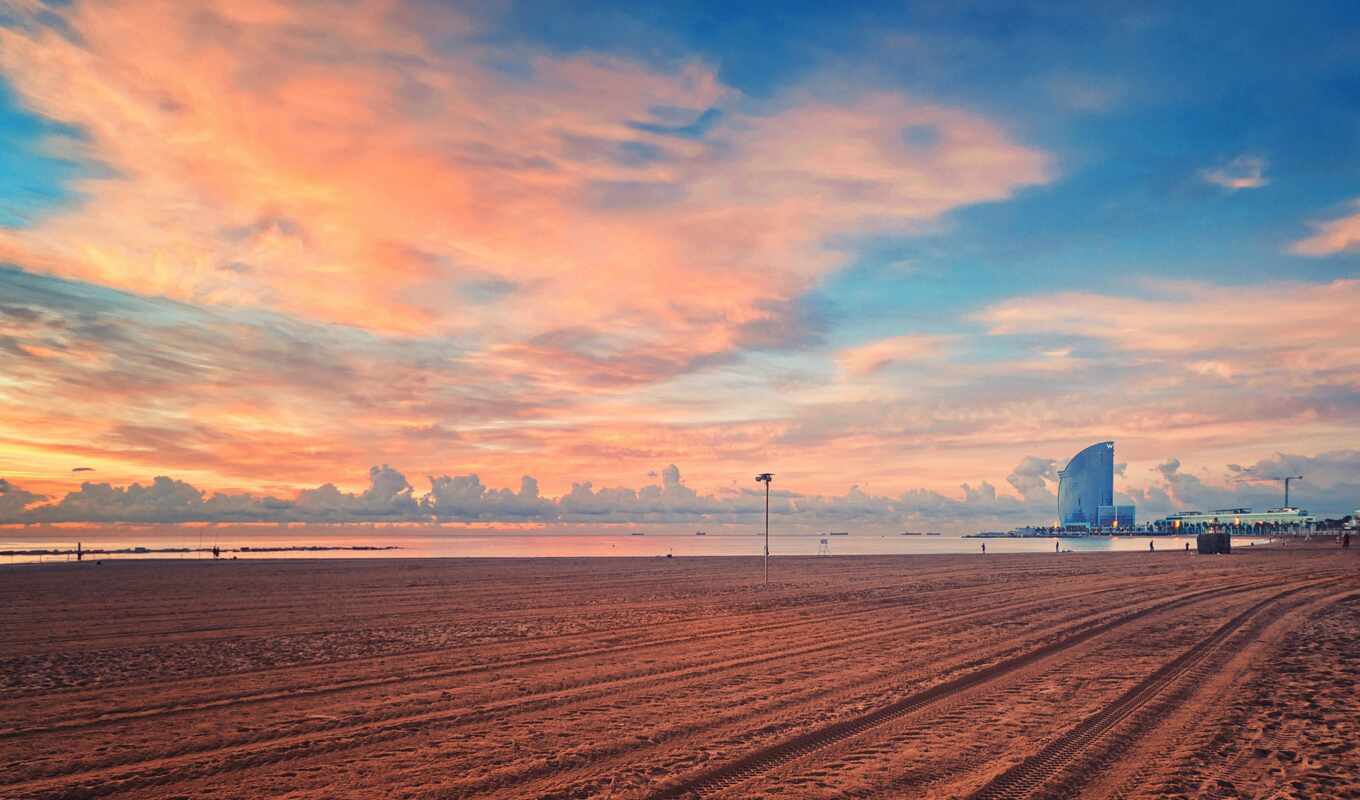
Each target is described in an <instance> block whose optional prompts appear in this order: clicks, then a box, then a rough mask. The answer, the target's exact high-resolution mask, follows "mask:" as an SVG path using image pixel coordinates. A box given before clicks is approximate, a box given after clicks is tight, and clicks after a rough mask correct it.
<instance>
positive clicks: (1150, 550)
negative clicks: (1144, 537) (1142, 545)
mask: <svg viewBox="0 0 1360 800" xmlns="http://www.w3.org/2000/svg"><path fill="white" fill-rule="evenodd" d="M1156 551H1157V548H1156V547H1155V546H1153V544H1152V540H1151V539H1148V552H1149V553H1154V552H1156Z"/></svg>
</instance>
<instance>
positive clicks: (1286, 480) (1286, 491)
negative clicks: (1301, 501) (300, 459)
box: [1271, 475, 1303, 508]
mask: <svg viewBox="0 0 1360 800" xmlns="http://www.w3.org/2000/svg"><path fill="white" fill-rule="evenodd" d="M1271 480H1272V481H1284V507H1285V508H1289V507H1290V505H1289V482H1290V481H1301V480H1303V476H1302V475H1290V476H1288V477H1284V476H1280V477H1278V478H1271Z"/></svg>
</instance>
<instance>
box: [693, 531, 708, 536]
mask: <svg viewBox="0 0 1360 800" xmlns="http://www.w3.org/2000/svg"><path fill="white" fill-rule="evenodd" d="M694 535H695V536H707V535H708V531H695V532H694Z"/></svg>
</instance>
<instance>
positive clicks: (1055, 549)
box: [1053, 539, 1062, 553]
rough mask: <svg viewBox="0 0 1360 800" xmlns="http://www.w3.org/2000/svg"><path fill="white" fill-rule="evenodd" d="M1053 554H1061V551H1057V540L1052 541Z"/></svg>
mask: <svg viewBox="0 0 1360 800" xmlns="http://www.w3.org/2000/svg"><path fill="white" fill-rule="evenodd" d="M1053 552H1055V553H1059V552H1062V551H1060V550H1059V549H1058V540H1057V539H1054V540H1053Z"/></svg>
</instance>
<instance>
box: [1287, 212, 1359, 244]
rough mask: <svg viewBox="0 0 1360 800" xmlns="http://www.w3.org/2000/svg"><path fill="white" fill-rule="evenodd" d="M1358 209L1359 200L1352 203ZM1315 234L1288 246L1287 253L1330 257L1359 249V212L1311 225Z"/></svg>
mask: <svg viewBox="0 0 1360 800" xmlns="http://www.w3.org/2000/svg"><path fill="white" fill-rule="evenodd" d="M1351 206H1352V207H1353V208H1360V200H1356V201H1352V203H1351ZM1313 229H1314V231H1315V233H1314V234H1313V235H1312V236H1309V237H1307V238H1305V239H1300V240H1299V241H1297V242H1294V244H1292V245H1290V247H1289V251H1290V252H1291V253H1295V254H1297V255H1301V256H1330V255H1335V254H1337V253H1345V252H1350V251H1352V250H1357V249H1360V211H1356V213H1354V214H1350V215H1348V216H1345V217H1340V218H1338V219H1333V220H1328V221H1326V222H1315V223H1313Z"/></svg>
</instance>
